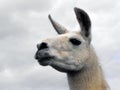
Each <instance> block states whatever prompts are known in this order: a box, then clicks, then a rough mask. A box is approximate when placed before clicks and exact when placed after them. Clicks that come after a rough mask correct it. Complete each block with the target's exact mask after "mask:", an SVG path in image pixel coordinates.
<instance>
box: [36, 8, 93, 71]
mask: <svg viewBox="0 0 120 90" xmlns="http://www.w3.org/2000/svg"><path fill="white" fill-rule="evenodd" d="M74 11H75V14H76V18H77V20H78V22H79V24H80V27H81V31H79V32H70V31H68V30H67V29H66V28H64V27H63V26H61V25H60V24H58V23H57V22H55V21H54V20H53V19H52V17H51V16H50V15H49V19H50V21H51V23H52V25H53V27H54V29H55V30H56V31H57V33H58V34H59V35H58V37H56V38H51V39H46V40H43V41H42V43H40V44H38V45H37V48H38V51H37V52H36V55H35V58H36V59H37V60H38V62H39V63H40V64H41V65H43V66H47V65H50V66H52V67H53V68H55V69H57V70H58V71H61V72H69V71H79V70H80V69H81V68H82V67H83V66H84V65H85V62H86V60H87V59H88V58H89V48H90V42H91V32H90V30H91V21H90V18H89V16H88V14H87V13H86V12H85V11H83V10H81V9H79V8H74Z"/></svg>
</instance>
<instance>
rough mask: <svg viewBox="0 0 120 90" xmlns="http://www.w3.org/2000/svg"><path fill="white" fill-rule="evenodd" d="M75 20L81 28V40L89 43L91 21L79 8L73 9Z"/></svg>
mask: <svg viewBox="0 0 120 90" xmlns="http://www.w3.org/2000/svg"><path fill="white" fill-rule="evenodd" d="M74 11H75V14H76V18H77V20H78V22H79V24H80V27H81V32H80V33H81V35H82V36H83V38H84V39H85V40H86V41H88V43H90V41H91V20H90V18H89V16H88V14H87V13H86V12H85V11H83V10H82V9H79V8H76V7H75V8H74Z"/></svg>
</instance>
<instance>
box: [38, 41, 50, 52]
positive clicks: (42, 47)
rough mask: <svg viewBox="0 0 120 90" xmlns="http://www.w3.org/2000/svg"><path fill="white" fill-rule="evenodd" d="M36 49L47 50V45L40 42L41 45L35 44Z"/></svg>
mask: <svg viewBox="0 0 120 90" xmlns="http://www.w3.org/2000/svg"><path fill="white" fill-rule="evenodd" d="M37 48H38V50H42V49H47V48H48V45H47V43H46V42H42V43H41V44H37Z"/></svg>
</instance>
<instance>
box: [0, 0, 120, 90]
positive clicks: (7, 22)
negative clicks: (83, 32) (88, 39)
mask: <svg viewBox="0 0 120 90" xmlns="http://www.w3.org/2000/svg"><path fill="white" fill-rule="evenodd" d="M74 7H79V8H82V9H84V10H85V11H86V12H88V14H89V16H90V18H91V20H92V35H93V36H92V37H93V38H92V44H93V46H94V47H95V50H96V52H97V54H98V57H99V58H100V63H101V64H102V67H103V70H104V74H105V77H106V79H107V81H108V83H109V86H110V88H111V90H120V85H119V83H120V40H119V39H120V29H119V28H120V1H119V0H99V1H96V0H76V1H75V0H0V90H69V88H68V84H67V79H66V74H64V73H60V72H58V71H56V70H54V69H52V68H51V67H49V66H48V67H41V66H40V65H39V64H38V63H37V61H36V60H35V59H34V55H35V52H36V50H37V48H36V44H37V43H39V42H40V41H41V40H42V39H45V38H49V37H56V36H57V34H56V32H55V30H54V29H53V27H52V26H51V24H50V22H49V20H48V14H49V13H50V14H51V15H52V16H53V17H54V19H56V20H57V21H58V22H60V23H62V24H63V25H64V26H66V27H67V28H68V29H70V30H78V29H79V26H78V23H77V20H76V18H75V14H74V11H73V8H74Z"/></svg>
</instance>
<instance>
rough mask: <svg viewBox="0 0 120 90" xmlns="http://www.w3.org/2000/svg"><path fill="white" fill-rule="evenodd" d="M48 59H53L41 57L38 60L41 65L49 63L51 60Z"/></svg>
mask: <svg viewBox="0 0 120 90" xmlns="http://www.w3.org/2000/svg"><path fill="white" fill-rule="evenodd" d="M50 59H53V57H50V56H49V57H41V58H40V59H39V60H38V62H39V64H40V65H43V66H47V65H49V64H50V62H51V60H50Z"/></svg>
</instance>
